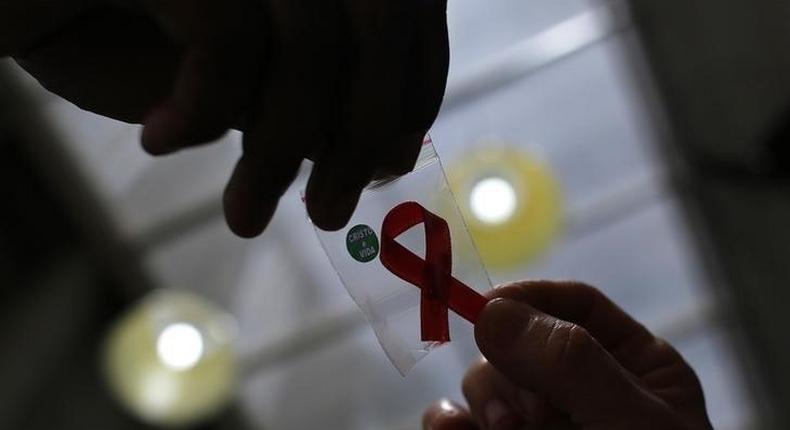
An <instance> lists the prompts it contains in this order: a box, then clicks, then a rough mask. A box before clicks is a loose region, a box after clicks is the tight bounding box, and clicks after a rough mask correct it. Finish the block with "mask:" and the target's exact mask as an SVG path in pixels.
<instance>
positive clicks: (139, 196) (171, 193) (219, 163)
mask: <svg viewBox="0 0 790 430" xmlns="http://www.w3.org/2000/svg"><path fill="white" fill-rule="evenodd" d="M44 113H45V114H46V115H47V116H48V117H49V118H50V119H51V120H52V121H53V124H54V126H55V127H56V130H58V131H60V132H62V133H63V135H64V136H63V137H64V139H63V140H64V142H65V144H66V145H67V149H68V150H69V151H71V153H72V154H73V155H74V158H75V160H76V161H77V163H78V164H79V166H80V167H81V168H82V169H83V171H84V172H85V173H86V174H87V175H88V177H89V179H91V181H92V183H93V184H94V187H95V190H96V191H97V192H98V193H99V195H100V197H101V198H102V199H104V201H105V204H106V205H107V207H108V208H109V209H110V211H111V213H112V214H113V216H114V217H115V221H116V222H117V223H118V225H119V226H120V228H121V229H122V231H123V232H125V233H126V234H127V235H129V236H134V235H136V234H140V233H143V232H145V231H146V230H147V229H148V228H150V227H151V226H153V225H156V224H157V223H158V222H161V221H162V220H164V219H168V218H170V217H172V216H174V215H178V214H182V213H183V212H185V211H186V210H188V209H190V208H193V207H195V206H197V205H200V204H203V203H204V202H206V201H209V200H211V199H214V200H215V201H216V202H217V204H218V205H219V204H220V201H221V200H220V199H221V195H222V189H223V187H224V184H225V182H226V181H227V179H228V178H229V177H230V173H231V171H232V168H233V166H234V165H235V162H236V159H237V158H238V156H239V154H240V152H241V151H240V147H239V144H238V142H239V134H238V133H231V134H229V135H228V136H226V137H225V138H223V139H222V140H221V141H219V142H217V143H215V144H213V145H208V146H205V147H201V148H196V149H191V150H185V151H181V152H180V153H178V154H174V155H170V156H166V157H159V158H155V157H152V156H150V155H148V154H147V153H145V152H144V151H143V149H142V147H141V146H140V133H141V127H140V126H138V125H131V124H125V123H122V122H119V121H114V120H111V119H108V118H104V117H101V116H98V115H95V114H92V113H90V112H86V111H84V110H81V109H79V108H78V107H76V106H74V105H73V104H71V103H69V102H67V101H65V100H62V99H54V100H52V101H51V102H48V103H46V104H45V105H44Z"/></svg>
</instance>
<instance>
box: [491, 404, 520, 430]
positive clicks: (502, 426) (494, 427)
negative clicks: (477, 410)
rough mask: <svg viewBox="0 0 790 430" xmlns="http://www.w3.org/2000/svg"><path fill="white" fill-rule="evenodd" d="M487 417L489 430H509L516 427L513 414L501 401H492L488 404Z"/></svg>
mask: <svg viewBox="0 0 790 430" xmlns="http://www.w3.org/2000/svg"><path fill="white" fill-rule="evenodd" d="M485 415H486V429H488V430H507V429H511V428H513V427H514V424H515V423H514V422H513V421H514V415H513V412H512V411H511V410H510V408H509V407H508V406H507V405H505V403H504V402H503V401H501V400H499V399H491V400H489V401H488V403H486V407H485Z"/></svg>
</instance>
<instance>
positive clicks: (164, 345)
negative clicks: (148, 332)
mask: <svg viewBox="0 0 790 430" xmlns="http://www.w3.org/2000/svg"><path fill="white" fill-rule="evenodd" d="M156 352H157V353H158V354H159V359H160V360H162V363H164V364H165V365H166V366H167V367H170V368H172V369H174V370H188V369H191V368H192V367H194V366H195V365H196V364H197V363H198V362H199V361H200V359H201V358H202V357H203V336H202V335H201V334H200V331H198V329H196V328H195V327H194V326H193V325H191V324H186V323H176V324H171V325H169V326H167V327H165V329H164V330H162V333H160V334H159V338H158V339H157V341H156Z"/></svg>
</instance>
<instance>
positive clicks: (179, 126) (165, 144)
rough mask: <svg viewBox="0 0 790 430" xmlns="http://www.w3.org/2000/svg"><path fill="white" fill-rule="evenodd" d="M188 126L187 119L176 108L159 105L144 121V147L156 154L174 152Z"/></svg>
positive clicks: (148, 151) (150, 152) (142, 141)
mask: <svg viewBox="0 0 790 430" xmlns="http://www.w3.org/2000/svg"><path fill="white" fill-rule="evenodd" d="M186 128H187V126H186V121H185V120H184V118H183V117H182V116H181V115H179V114H178V112H177V111H176V110H174V109H171V108H168V107H159V108H157V109H155V110H154V111H152V112H151V113H150V114H149V115H148V116H147V117H146V118H145V120H144V121H143V133H142V135H141V138H140V140H141V143H142V145H143V149H144V150H145V151H146V152H147V153H149V154H151V155H154V156H158V155H165V154H170V153H173V152H175V151H177V150H178V149H179V148H180V146H181V144H180V143H181V141H182V139H183V136H184V134H185V132H186Z"/></svg>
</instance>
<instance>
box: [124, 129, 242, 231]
mask: <svg viewBox="0 0 790 430" xmlns="http://www.w3.org/2000/svg"><path fill="white" fill-rule="evenodd" d="M240 140H241V137H240V134H239V133H236V132H233V133H230V134H228V135H227V136H226V137H224V138H223V139H221V140H220V141H218V142H215V143H212V144H210V145H206V146H203V147H200V148H194V149H189V150H184V151H180V152H179V153H177V154H172V155H168V156H165V157H156V158H154V157H150V156H148V155H145V157H146V164H145V166H144V168H142V169H140V171H139V172H138V174H137V176H136V178H135V180H134V181H132V182H131V183H130V184H129V185H128V186H127V187H126V189H125V190H123V192H122V193H118V194H116V195H113V196H112V197H111V198H112V200H113V203H114V206H115V207H116V208H118V211H119V214H120V216H121V224H122V227H123V228H124V230H125V231H128V232H130V234H139V233H141V232H145V231H146V229H147V228H150V227H151V226H154V225H156V224H157V223H158V222H161V221H162V220H165V219H169V218H171V217H173V216H176V215H182V214H184V213H185V212H186V211H188V210H189V209H192V208H195V207H196V206H201V205H205V204H206V203H212V202H213V204H216V206H217V208H219V207H220V206H221V204H222V191H223V189H224V187H225V184H226V183H227V181H228V179H229V178H230V175H231V172H232V171H233V167H234V166H235V165H236V161H237V160H238V157H239V156H240V155H241V146H240ZM122 144H123V145H125V146H126V147H129V148H139V146H140V143H139V139H137V138H135V139H133V140H130V141H127V142H122ZM216 213H217V214H219V213H220V211H219V209H218V210H217V211H216Z"/></svg>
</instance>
